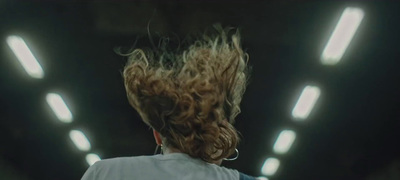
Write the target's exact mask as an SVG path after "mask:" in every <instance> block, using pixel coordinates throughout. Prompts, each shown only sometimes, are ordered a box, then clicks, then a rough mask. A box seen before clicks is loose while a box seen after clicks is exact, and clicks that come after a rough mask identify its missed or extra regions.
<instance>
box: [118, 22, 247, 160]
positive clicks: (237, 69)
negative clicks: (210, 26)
mask: <svg viewBox="0 0 400 180" xmlns="http://www.w3.org/2000/svg"><path fill="white" fill-rule="evenodd" d="M217 32H218V33H217V35H214V36H206V35H204V36H202V38H200V39H198V40H196V41H194V42H193V43H192V44H191V45H190V46H189V47H188V48H187V49H185V50H183V51H181V52H169V51H163V52H161V53H159V52H158V53H155V52H145V51H143V50H141V49H135V50H133V52H131V53H130V54H129V61H128V64H127V65H126V66H125V69H124V73H123V76H124V80H125V88H126V92H127V96H128V100H129V102H130V104H131V105H132V106H133V108H135V109H136V110H137V111H138V113H139V114H140V116H141V117H142V119H143V121H144V122H145V123H146V124H147V125H149V126H150V127H152V128H153V129H155V130H156V131H157V132H159V133H160V134H161V135H162V137H163V141H164V145H166V146H168V147H173V148H176V149H178V150H180V151H181V152H182V153H186V154H188V155H190V156H192V157H195V158H201V159H203V160H204V161H207V162H214V161H217V160H220V159H222V158H226V157H228V156H230V155H231V154H233V153H234V152H235V148H236V146H237V144H238V141H239V137H238V134H237V131H236V129H235V128H234V127H233V126H232V124H233V123H234V119H235V117H236V116H237V115H238V114H239V113H240V107H239V104H240V102H241V100H242V96H243V93H244V91H245V88H246V85H247V79H248V68H247V60H248V55H247V54H246V53H245V52H243V50H242V49H241V47H240V36H239V33H238V32H237V31H236V32H235V33H233V34H232V35H230V36H228V34H229V32H230V31H227V30H222V28H220V29H218V30H217Z"/></svg>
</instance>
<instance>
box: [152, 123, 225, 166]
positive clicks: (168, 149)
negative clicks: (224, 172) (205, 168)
mask: <svg viewBox="0 0 400 180" xmlns="http://www.w3.org/2000/svg"><path fill="white" fill-rule="evenodd" d="M153 135H154V139H155V141H156V143H157V145H159V146H162V149H163V154H172V153H182V152H181V151H180V150H179V149H176V148H172V147H168V146H165V145H164V143H163V140H162V136H161V134H160V133H159V132H157V131H156V130H154V129H153ZM212 163H213V164H216V165H218V166H220V165H221V164H222V159H221V160H218V161H214V162H212Z"/></svg>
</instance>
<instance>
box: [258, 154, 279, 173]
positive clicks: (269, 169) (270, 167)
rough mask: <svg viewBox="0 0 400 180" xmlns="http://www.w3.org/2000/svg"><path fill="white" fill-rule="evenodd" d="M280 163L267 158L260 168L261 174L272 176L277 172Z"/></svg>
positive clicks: (274, 159)
mask: <svg viewBox="0 0 400 180" xmlns="http://www.w3.org/2000/svg"><path fill="white" fill-rule="evenodd" d="M279 165H280V161H279V160H278V159H276V158H272V157H271V158H267V159H266V160H265V162H264V165H263V166H262V168H261V173H262V174H264V175H266V176H272V175H274V174H275V173H276V171H277V170H278V167H279Z"/></svg>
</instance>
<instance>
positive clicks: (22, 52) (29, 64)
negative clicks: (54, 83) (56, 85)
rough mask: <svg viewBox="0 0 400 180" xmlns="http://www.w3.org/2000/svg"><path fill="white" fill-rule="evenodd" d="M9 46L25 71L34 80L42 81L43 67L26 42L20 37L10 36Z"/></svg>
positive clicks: (8, 38) (8, 39)
mask: <svg viewBox="0 0 400 180" xmlns="http://www.w3.org/2000/svg"><path fill="white" fill-rule="evenodd" d="M7 44H8V46H10V48H11V50H12V51H13V52H14V54H15V56H16V57H17V59H18V61H19V62H20V63H21V65H22V67H24V69H25V71H26V72H27V73H28V74H29V75H30V76H31V77H33V78H38V79H41V78H43V77H44V72H43V69H42V66H40V64H39V62H38V61H37V60H36V58H35V57H34V56H33V54H32V52H31V50H29V48H28V46H27V45H26V43H25V41H24V40H23V39H22V38H21V37H19V36H8V37H7Z"/></svg>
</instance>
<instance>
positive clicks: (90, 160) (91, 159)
mask: <svg viewBox="0 0 400 180" xmlns="http://www.w3.org/2000/svg"><path fill="white" fill-rule="evenodd" d="M100 160H101V159H100V157H99V155H97V154H94V153H89V154H87V155H86V162H87V163H88V164H89V166H91V165H93V164H94V163H95V162H97V161H100Z"/></svg>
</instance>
